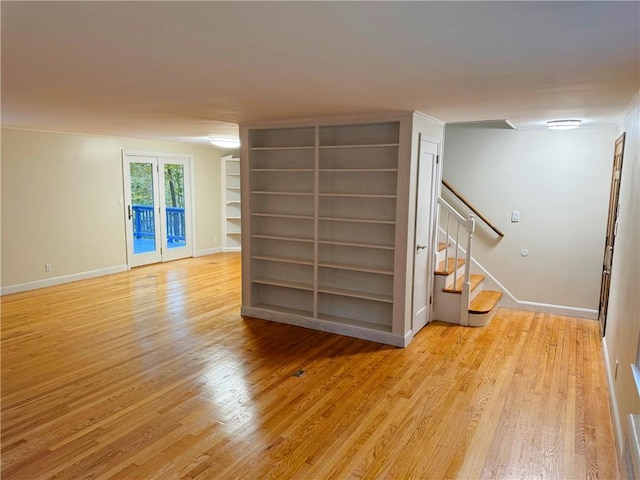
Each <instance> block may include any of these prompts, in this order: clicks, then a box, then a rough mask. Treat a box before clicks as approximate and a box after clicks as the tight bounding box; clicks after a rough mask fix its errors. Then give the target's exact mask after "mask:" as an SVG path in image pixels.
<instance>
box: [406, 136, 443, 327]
mask: <svg viewBox="0 0 640 480" xmlns="http://www.w3.org/2000/svg"><path fill="white" fill-rule="evenodd" d="M438 166H439V165H438V144H437V143H435V142H433V141H431V140H428V139H425V138H423V137H422V136H421V137H420V153H419V161H418V195H417V200H416V202H417V203H416V238H415V249H414V254H415V259H414V265H413V326H412V329H413V334H414V335H415V334H416V333H418V331H419V330H420V329H421V328H422V327H424V326H425V325H426V324H427V323H428V322H429V321H430V319H431V297H432V293H433V272H434V263H435V238H436V225H435V212H436V202H437V193H438V182H439V173H438Z"/></svg>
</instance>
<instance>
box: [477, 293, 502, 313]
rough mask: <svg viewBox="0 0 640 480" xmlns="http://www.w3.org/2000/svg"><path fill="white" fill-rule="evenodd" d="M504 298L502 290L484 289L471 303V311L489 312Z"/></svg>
mask: <svg viewBox="0 0 640 480" xmlns="http://www.w3.org/2000/svg"><path fill="white" fill-rule="evenodd" d="M501 298H502V292H495V291H493V290H482V291H481V292H480V293H478V295H476V297H475V298H474V299H473V300H471V303H470V304H469V313H477V314H483V313H489V312H490V311H491V310H493V308H494V307H495V306H496V305H497V304H498V302H499V301H500V299H501Z"/></svg>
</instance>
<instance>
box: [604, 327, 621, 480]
mask: <svg viewBox="0 0 640 480" xmlns="http://www.w3.org/2000/svg"><path fill="white" fill-rule="evenodd" d="M602 351H603V354H604V368H605V370H606V371H607V383H608V384H609V401H610V402H611V414H612V416H613V428H614V430H615V434H616V444H617V446H618V449H617V453H618V464H619V465H620V469H621V470H622V469H623V465H624V459H623V458H622V452H624V443H623V441H622V424H621V423H620V412H619V411H618V401H617V399H616V389H615V388H614V387H615V385H614V382H613V374H612V373H611V372H612V370H611V364H610V363H609V348H608V347H607V337H603V338H602Z"/></svg>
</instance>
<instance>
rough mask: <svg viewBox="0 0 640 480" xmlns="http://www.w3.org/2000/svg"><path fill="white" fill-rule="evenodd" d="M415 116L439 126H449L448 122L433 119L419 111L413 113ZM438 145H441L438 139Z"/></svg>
mask: <svg viewBox="0 0 640 480" xmlns="http://www.w3.org/2000/svg"><path fill="white" fill-rule="evenodd" d="M413 114H414V115H416V116H418V117H420V118H423V119H425V120H429V121H430V122H433V123H437V124H438V125H442V126H445V125H446V124H447V122H443V121H442V120H440V119H438V118H436V117H432V116H431V115H427V114H426V113H424V112H420V111H418V110H415V111H414V112H413ZM436 143H438V144H439V143H440V139H438V141H437V142H436Z"/></svg>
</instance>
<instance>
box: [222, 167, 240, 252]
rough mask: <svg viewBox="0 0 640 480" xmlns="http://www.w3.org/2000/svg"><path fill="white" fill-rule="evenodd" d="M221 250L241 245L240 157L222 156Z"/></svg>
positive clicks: (236, 250)
mask: <svg viewBox="0 0 640 480" xmlns="http://www.w3.org/2000/svg"><path fill="white" fill-rule="evenodd" d="M221 160H222V177H221V178H222V183H223V185H222V208H223V211H222V242H223V243H222V250H223V251H224V252H238V251H240V246H241V231H242V230H241V228H242V219H241V194H240V192H241V187H240V159H239V158H234V157H233V156H231V155H227V156H226V157H222V159H221Z"/></svg>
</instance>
